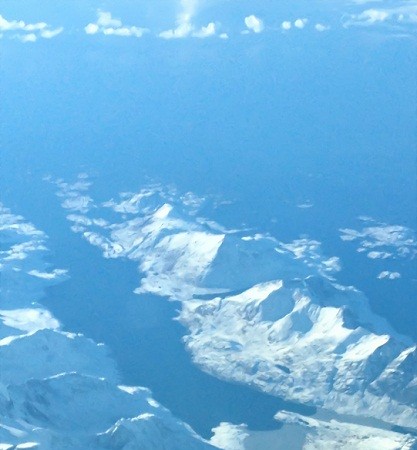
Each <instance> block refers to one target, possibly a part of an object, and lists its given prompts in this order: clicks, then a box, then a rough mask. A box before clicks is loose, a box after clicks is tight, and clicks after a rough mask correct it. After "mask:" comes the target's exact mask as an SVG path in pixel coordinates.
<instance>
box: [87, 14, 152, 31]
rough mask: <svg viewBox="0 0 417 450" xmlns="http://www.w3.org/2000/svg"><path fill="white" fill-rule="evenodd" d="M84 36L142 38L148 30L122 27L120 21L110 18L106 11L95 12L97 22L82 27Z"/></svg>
mask: <svg viewBox="0 0 417 450" xmlns="http://www.w3.org/2000/svg"><path fill="white" fill-rule="evenodd" d="M84 31H85V32H86V34H97V33H102V34H104V35H105V36H123V37H130V36H133V37H137V38H140V37H142V36H143V35H144V34H145V33H147V32H148V31H149V30H148V29H147V28H141V27H136V26H124V25H123V23H122V21H121V20H120V19H115V18H114V17H112V15H111V13H109V12H107V11H98V12H97V22H96V23H89V24H88V25H86V26H85V27H84Z"/></svg>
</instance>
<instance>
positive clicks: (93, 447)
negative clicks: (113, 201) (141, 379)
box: [0, 205, 214, 450]
mask: <svg viewBox="0 0 417 450" xmlns="http://www.w3.org/2000/svg"><path fill="white" fill-rule="evenodd" d="M46 240H47V237H46V236H45V234H44V233H42V232H40V231H38V230H37V229H36V228H35V227H34V226H33V225H31V224H30V223H28V222H26V221H25V220H24V219H23V218H22V217H20V216H16V215H13V214H12V213H11V212H10V211H9V210H8V209H6V208H5V207H3V206H2V205H0V243H1V250H0V276H1V279H0V281H1V283H0V305H1V310H0V449H2V450H12V449H35V448H36V449H43V450H57V449H59V450H64V449H71V450H104V449H120V450H122V449H123V450H129V449H131V450H133V449H135V450H136V449H149V450H151V449H158V450H159V449H172V450H174V449H176V450H183V449H193V450H197V449H198V450H200V449H201V450H203V449H209V448H214V447H213V446H211V445H210V444H209V443H207V442H206V441H204V440H203V439H201V438H200V437H199V436H197V435H196V434H195V433H194V431H193V430H192V429H191V428H190V427H189V426H188V425H186V424H184V423H183V422H181V421H180V420H178V419H176V418H175V417H173V415H172V414H171V413H170V412H169V411H168V410H167V409H166V408H164V407H163V406H161V405H159V404H158V403H157V402H156V401H155V400H153V399H152V395H151V393H150V391H149V390H147V389H145V388H139V387H127V386H120V385H119V383H120V381H119V375H118V371H117V368H116V364H115V362H114V361H113V360H112V359H111V358H110V356H109V354H108V351H107V349H106V347H105V346H104V345H102V344H97V343H95V342H93V341H92V340H90V339H88V338H86V337H84V336H82V335H79V334H72V333H66V332H62V331H60V323H59V322H58V320H57V319H55V318H54V317H53V316H52V314H51V313H50V312H49V311H48V310H46V309H44V308H43V307H42V305H41V304H39V303H38V302H39V301H40V300H41V297H42V296H43V293H44V292H43V290H44V288H45V287H46V286H47V285H48V284H51V283H57V282H59V281H60V280H62V279H63V278H64V277H66V276H68V275H67V273H66V271H65V270H60V269H54V270H52V269H51V268H50V267H49V266H48V265H47V264H46V263H45V261H44V260H43V258H42V257H43V255H44V254H45V252H46V251H47V247H46Z"/></svg>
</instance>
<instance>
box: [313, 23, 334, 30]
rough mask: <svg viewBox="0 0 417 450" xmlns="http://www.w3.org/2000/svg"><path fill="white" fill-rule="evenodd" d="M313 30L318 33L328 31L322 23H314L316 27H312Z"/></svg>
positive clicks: (327, 27) (326, 26)
mask: <svg viewBox="0 0 417 450" xmlns="http://www.w3.org/2000/svg"><path fill="white" fill-rule="evenodd" d="M314 28H315V29H316V30H317V31H319V32H323V31H327V30H329V29H330V27H329V26H328V25H323V24H322V23H316V25H314Z"/></svg>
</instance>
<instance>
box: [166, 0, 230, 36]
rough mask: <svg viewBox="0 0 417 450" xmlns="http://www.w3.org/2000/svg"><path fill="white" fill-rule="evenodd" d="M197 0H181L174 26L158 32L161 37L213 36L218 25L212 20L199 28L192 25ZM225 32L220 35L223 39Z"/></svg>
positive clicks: (197, 3) (196, 8)
mask: <svg viewBox="0 0 417 450" xmlns="http://www.w3.org/2000/svg"><path fill="white" fill-rule="evenodd" d="M198 5H199V2H198V1H197V0H181V1H180V12H179V13H178V14H177V19H176V27H175V28H171V29H169V30H165V31H162V32H161V33H159V37H161V38H163V39H181V38H185V37H188V36H192V37H196V38H200V39H204V38H208V37H210V36H215V35H216V33H217V28H218V26H217V25H216V24H215V23H214V22H210V23H208V24H207V25H206V26H203V27H201V28H199V29H196V27H195V26H194V25H193V19H194V17H195V15H196V14H197V10H198ZM225 36H226V35H225V34H224V33H223V34H222V35H221V37H222V39H225Z"/></svg>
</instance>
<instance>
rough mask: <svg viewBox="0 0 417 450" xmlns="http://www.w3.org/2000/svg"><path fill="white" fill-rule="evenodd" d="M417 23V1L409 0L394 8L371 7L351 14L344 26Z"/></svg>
mask: <svg viewBox="0 0 417 450" xmlns="http://www.w3.org/2000/svg"><path fill="white" fill-rule="evenodd" d="M378 24H379V25H381V24H386V25H387V24H388V25H389V24H391V25H417V2H416V1H408V2H406V3H405V4H404V3H403V4H402V5H399V6H396V7H393V8H369V9H366V10H364V11H362V12H360V13H357V14H351V15H349V16H348V19H347V20H346V21H345V23H344V26H345V27H350V26H371V25H378Z"/></svg>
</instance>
